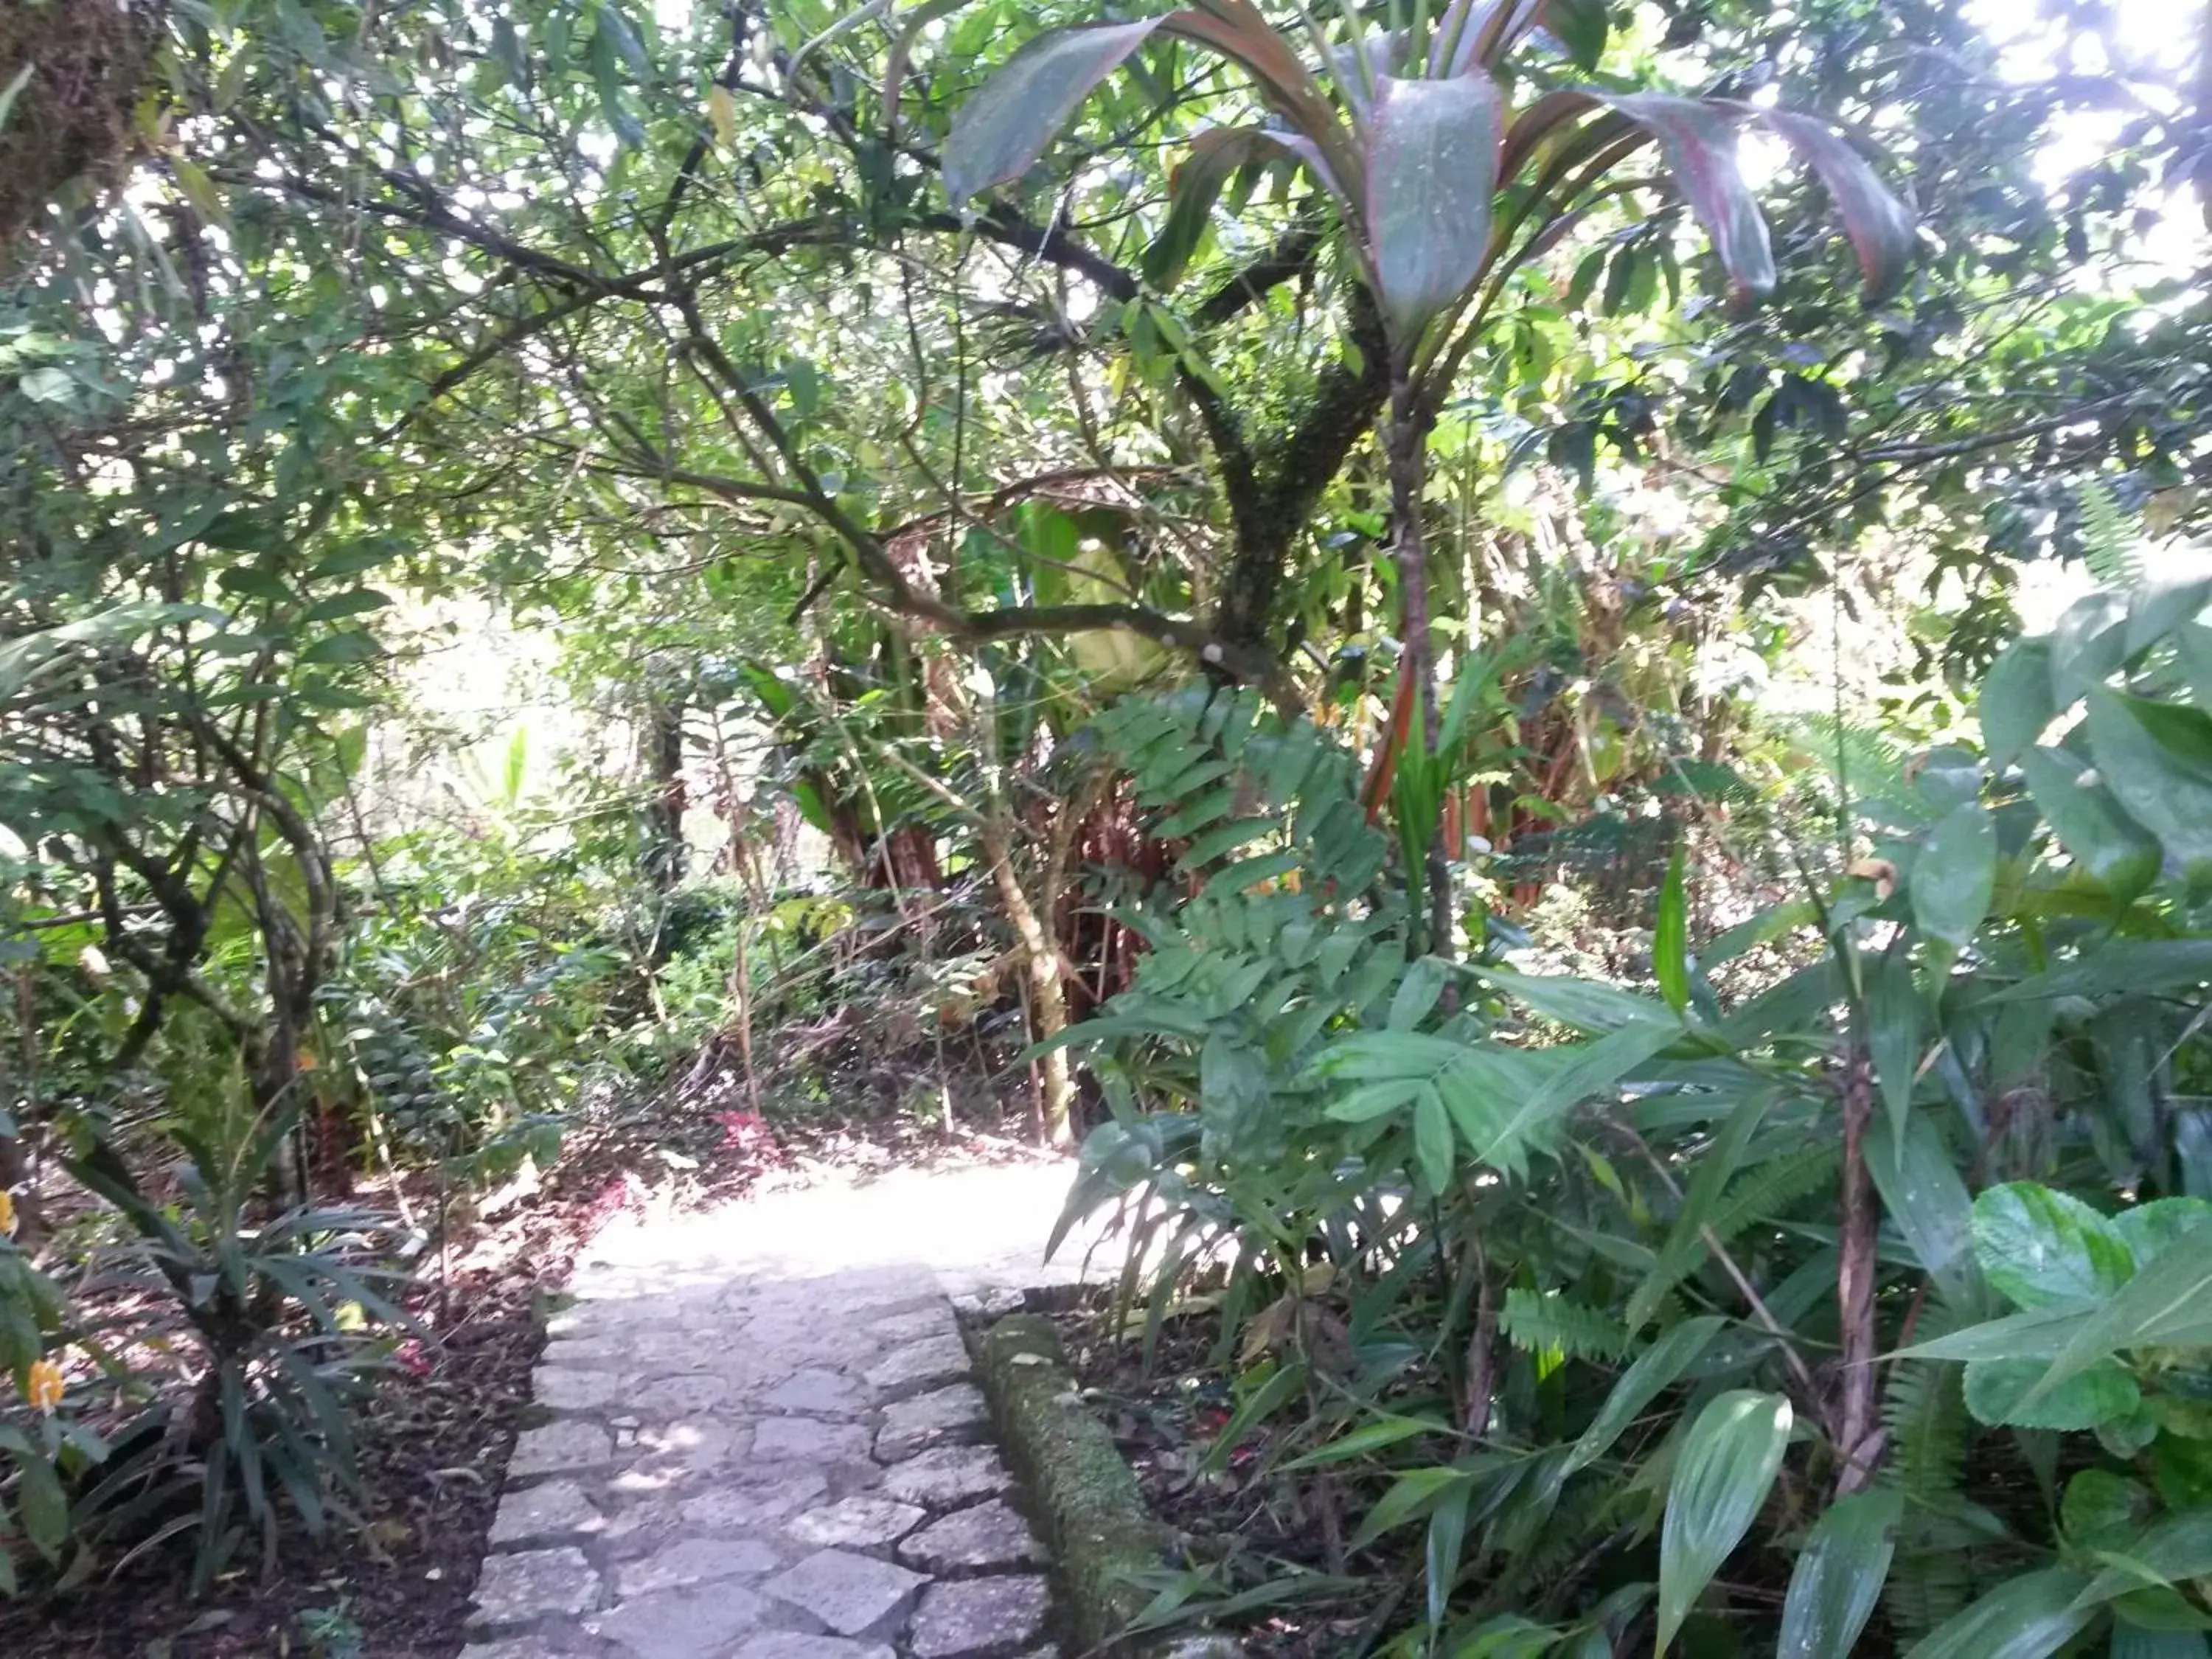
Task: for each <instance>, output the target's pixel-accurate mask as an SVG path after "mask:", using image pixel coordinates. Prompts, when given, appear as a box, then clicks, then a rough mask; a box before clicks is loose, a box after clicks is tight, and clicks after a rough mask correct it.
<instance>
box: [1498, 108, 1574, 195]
mask: <svg viewBox="0 0 2212 1659" xmlns="http://www.w3.org/2000/svg"><path fill="white" fill-rule="evenodd" d="M1597 107H1598V100H1597V96H1596V94H1594V93H1588V92H1582V91H1578V90H1577V89H1575V88H1566V89H1565V90H1564V91H1559V92H1547V93H1546V94H1544V95H1543V96H1542V97H1541V98H1539V99H1538V100H1536V101H1535V102H1534V103H1533V104H1531V105H1529V106H1528V108H1526V109H1524V110H1522V112H1520V113H1519V114H1518V115H1516V116H1515V117H1514V118H1513V125H1511V126H1510V127H1508V128H1507V129H1506V131H1505V144H1504V149H1503V150H1502V151H1501V152H1500V153H1499V155H1498V177H1499V178H1501V179H1508V180H1510V179H1514V178H1516V177H1517V176H1518V175H1519V173H1520V172H1521V168H1522V165H1523V164H1524V163H1525V162H1527V161H1528V158H1529V157H1530V156H1532V155H1534V154H1535V153H1536V151H1537V149H1539V148H1540V147H1541V145H1542V144H1543V143H1545V141H1546V140H1547V139H1549V138H1551V137H1553V136H1554V135H1555V134H1557V133H1559V132H1561V131H1564V130H1565V129H1567V128H1569V127H1571V125H1573V124H1574V123H1575V122H1576V121H1578V120H1580V119H1581V118H1583V116H1584V115H1587V114H1588V113H1589V112H1590V111H1592V110H1594V109H1595V108H1597Z"/></svg>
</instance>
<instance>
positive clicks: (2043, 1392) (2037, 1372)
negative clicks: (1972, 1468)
mask: <svg viewBox="0 0 2212 1659" xmlns="http://www.w3.org/2000/svg"><path fill="white" fill-rule="evenodd" d="M2050 1369H2051V1366H2050V1364H2049V1362H2048V1361H2046V1360H2042V1359H1977V1360H1974V1361H1972V1362H1971V1363H1970V1364H1968V1365H1967V1367H1966V1409H1967V1410H1968V1411H1970V1412H1972V1413H1973V1414H1974V1418H1975V1420H1976V1421H1978V1422H1982V1423H1990V1424H2003V1425H2006V1426H2008V1427H2010V1428H2015V1429H2066V1430H2075V1431H2086V1430H2089V1429H2093V1428H2096V1427H2097V1426H2098V1425H2100V1424H2104V1423H2111V1422H2114V1421H2117V1420H2118V1419H2121V1418H2124V1417H2126V1416H2127V1415H2129V1414H2130V1413H2131V1412H2133V1411H2134V1410H2135V1409H2136V1407H2137V1406H2139V1405H2141V1404H2142V1389H2140V1388H2138V1387H2137V1386H2136V1379H2135V1374H2134V1373H2133V1372H2131V1371H2130V1370H2128V1368H2127V1367H2126V1366H2125V1365H2123V1364H2120V1362H2119V1361H2118V1360H2117V1359H2100V1360H2099V1361H2097V1362H2096V1363H2095V1364H2093V1365H2091V1366H2089V1367H2088V1368H2087V1369H2086V1370H2081V1371H2079V1372H2077V1373H2075V1375H2074V1376H2069V1377H2068V1378H2067V1379H2066V1380H2065V1381H2064V1382H2063V1383H2059V1384H2058V1385H2057V1387H2056V1388H2051V1389H2043V1388H2041V1387H2039V1385H2040V1384H2041V1383H2042V1381H2043V1378H2044V1376H2045V1374H2046V1373H2047V1372H2048V1371H2049V1370H2050Z"/></svg>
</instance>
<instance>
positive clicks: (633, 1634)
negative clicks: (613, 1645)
mask: <svg viewBox="0 0 2212 1659" xmlns="http://www.w3.org/2000/svg"><path fill="white" fill-rule="evenodd" d="M767 1612H768V1604H767V1603H766V1602H765V1601H762V1600H761V1598H760V1597H759V1596H757V1595H754V1594H753V1593H752V1592H751V1591H750V1590H746V1589H739V1588H738V1587H737V1586H736V1585H734V1584H708V1585H706V1586H704V1587H702V1588H696V1589H676V1590H659V1591H656V1592H654V1593H653V1594H652V1595H641V1596H638V1597H636V1598H635V1599H634V1600H631V1601H624V1602H623V1604H622V1605H621V1606H620V1607H617V1608H616V1609H615V1610H614V1611H613V1612H612V1613H601V1614H600V1615H599V1617H598V1618H596V1619H587V1620H585V1621H584V1628H585V1629H586V1630H588V1631H590V1632H592V1634H593V1635H594V1636H603V1637H605V1638H607V1639H608V1640H610V1641H612V1642H617V1643H619V1644H621V1645H622V1646H623V1647H624V1648H626V1649H628V1650H629V1651H630V1652H631V1653H633V1654H635V1655H636V1656H637V1659H710V1656H712V1655H714V1654H717V1653H719V1652H720V1650H721V1649H722V1648H723V1646H724V1645H725V1644H727V1643H729V1642H731V1641H732V1640H733V1639H735V1638H738V1637H740V1636H743V1635H744V1634H745V1632H748V1631H750V1630H755V1629H757V1628H758V1627H759V1626H760V1624H761V1621H762V1617H763V1614H765V1613H767Z"/></svg>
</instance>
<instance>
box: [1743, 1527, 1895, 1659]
mask: <svg viewBox="0 0 2212 1659" xmlns="http://www.w3.org/2000/svg"><path fill="white" fill-rule="evenodd" d="M1904 1513H1905V1498H1904V1494H1903V1493H1901V1492H1897V1491H1895V1490H1893V1489H1889V1488H1884V1489H1881V1490H1877V1491H1873V1492H1853V1493H1852V1494H1850V1496H1849V1497H1848V1498H1838V1499H1837V1500H1836V1502H1834V1503H1833V1504H1830V1505H1829V1506H1828V1511H1827V1513H1826V1514H1825V1515H1823V1516H1821V1517H1820V1520H1819V1521H1818V1522H1816V1523H1815V1524H1814V1528H1813V1530H1812V1532H1811V1534H1809V1535H1808V1537H1807V1538H1806V1540H1805V1548H1804V1551H1803V1553H1802V1554H1800V1555H1799V1556H1798V1558H1797V1566H1796V1571H1793V1572H1792V1573H1791V1574H1790V1593H1789V1595H1788V1596H1787V1598H1786V1599H1785V1600H1784V1602H1783V1604H1782V1636H1781V1639H1780V1641H1779V1643H1778V1644H1777V1646H1776V1648H1775V1655H1776V1659H1845V1656H1847V1655H1849V1654H1850V1652H1851V1651H1852V1647H1853V1644H1855V1643H1857V1640H1858V1639H1859V1632H1861V1631H1863V1630H1864V1629H1865V1628H1866V1621H1867V1620H1868V1618H1869V1616H1870V1615H1871V1614H1872V1613H1873V1612H1874V1609H1875V1602H1876V1601H1878V1600H1880V1599H1881V1586H1882V1581H1883V1580H1884V1579H1886V1578H1887V1577H1889V1563H1890V1558H1891V1557H1892V1556H1893V1555H1894V1554H1895V1553H1896V1552H1897V1524H1898V1522H1899V1520H1900V1519H1902V1518H1903V1516H1904Z"/></svg>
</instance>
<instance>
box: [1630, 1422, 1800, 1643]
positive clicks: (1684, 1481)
mask: <svg viewBox="0 0 2212 1659" xmlns="http://www.w3.org/2000/svg"><path fill="white" fill-rule="evenodd" d="M1790 1421H1791V1418H1790V1401H1788V1400H1787V1399H1786V1398H1784V1396H1783V1395H1778V1394H1759V1393H1754V1392H1753V1391H1752V1390H1750V1389H1731V1390H1730V1391H1729V1393H1727V1394H1723V1395H1720V1396H1719V1397H1718V1398H1717V1399H1715V1400H1714V1401H1712V1402H1711V1404H1709V1405H1708V1406H1706V1407H1705V1410H1703V1411H1702V1412H1700V1413H1698V1420H1697V1421H1696V1422H1694V1423H1692V1425H1690V1431H1689V1433H1688V1434H1687V1435H1686V1437H1684V1439H1683V1442H1682V1449H1681V1451H1680V1453H1679V1454H1678V1455H1677V1456H1676V1458H1675V1460H1674V1475H1673V1479H1672V1480H1669V1481H1668V1486H1667V1514H1666V1518H1665V1520H1664V1522H1662V1524H1661V1527H1660V1533H1659V1642H1658V1648H1657V1651H1658V1652H1659V1653H1660V1654H1662V1655H1663V1654H1665V1652H1666V1651H1667V1649H1668V1644H1670V1643H1672V1642H1673V1641H1674V1637H1675V1635H1676V1634H1677V1632H1680V1630H1681V1628H1682V1621H1683V1620H1685V1619H1686V1618H1687V1617H1688V1616H1689V1613H1690V1607H1691V1604H1692V1602H1694V1601H1696V1600H1697V1599H1698V1597H1699V1595H1703V1594H1704V1593H1705V1586H1706V1585H1707V1584H1709V1583H1711V1582H1712V1577H1713V1575H1714V1574H1715V1573H1716V1572H1718V1571H1720V1568H1721V1564H1722V1563H1723V1561H1725V1560H1727V1559H1728V1558H1729V1555H1730V1554H1731V1553H1734V1551H1735V1547H1736V1546H1737V1545H1738V1544H1740V1543H1741V1542H1742V1541H1743V1535H1744V1534H1745V1533H1747V1532H1748V1531H1749V1530H1750V1529H1751V1523H1752V1521H1753V1518H1754V1517H1755V1516H1757V1515H1758V1514H1759V1506H1760V1505H1761V1504H1764V1503H1765V1501H1766V1494H1767V1492H1768V1491H1769V1489H1770V1488H1771V1487H1772V1486H1773V1485H1774V1477H1775V1475H1776V1474H1777V1473H1778V1471H1779V1470H1780V1469H1781V1468H1782V1454H1783V1452H1784V1450H1785V1449H1787V1448H1788V1446H1789V1444H1790Z"/></svg>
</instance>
